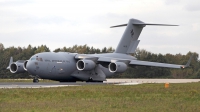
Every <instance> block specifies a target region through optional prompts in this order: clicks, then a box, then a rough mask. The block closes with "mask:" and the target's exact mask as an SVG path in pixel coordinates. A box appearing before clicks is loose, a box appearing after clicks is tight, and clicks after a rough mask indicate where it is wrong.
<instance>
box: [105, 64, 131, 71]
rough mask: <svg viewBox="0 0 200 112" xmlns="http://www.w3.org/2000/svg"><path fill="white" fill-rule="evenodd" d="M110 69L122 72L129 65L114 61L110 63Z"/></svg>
mask: <svg viewBox="0 0 200 112" xmlns="http://www.w3.org/2000/svg"><path fill="white" fill-rule="evenodd" d="M108 67H109V71H110V72H112V73H122V72H125V71H126V69H127V65H126V64H125V63H123V62H114V63H113V62H112V63H110V64H109V66H108Z"/></svg>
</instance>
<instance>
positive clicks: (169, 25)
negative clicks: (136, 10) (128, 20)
mask: <svg viewBox="0 0 200 112" xmlns="http://www.w3.org/2000/svg"><path fill="white" fill-rule="evenodd" d="M132 24H133V25H155V26H179V25H171V24H150V23H132ZM122 26H127V24H121V25H116V26H111V27H110V28H115V27H122Z"/></svg>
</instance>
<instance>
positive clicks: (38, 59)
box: [30, 58, 43, 61]
mask: <svg viewBox="0 0 200 112" xmlns="http://www.w3.org/2000/svg"><path fill="white" fill-rule="evenodd" d="M30 60H31V61H33V60H37V61H43V59H42V58H31V59H30Z"/></svg>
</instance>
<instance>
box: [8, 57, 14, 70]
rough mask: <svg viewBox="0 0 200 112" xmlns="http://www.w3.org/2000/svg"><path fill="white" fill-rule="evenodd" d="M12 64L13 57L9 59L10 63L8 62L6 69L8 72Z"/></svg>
mask: <svg viewBox="0 0 200 112" xmlns="http://www.w3.org/2000/svg"><path fill="white" fill-rule="evenodd" d="M12 63H13V57H10V62H9V65H8V67H7V69H8V70H9V69H10V65H11V64H12Z"/></svg>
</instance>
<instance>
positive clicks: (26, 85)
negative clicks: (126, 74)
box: [0, 79, 200, 88]
mask: <svg viewBox="0 0 200 112" xmlns="http://www.w3.org/2000/svg"><path fill="white" fill-rule="evenodd" d="M191 82H200V79H107V81H104V82H103V83H85V82H77V83H59V82H39V83H32V82H0V88H50V87H66V86H83V85H96V84H102V85H107V84H115V85H137V84H143V83H191Z"/></svg>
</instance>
